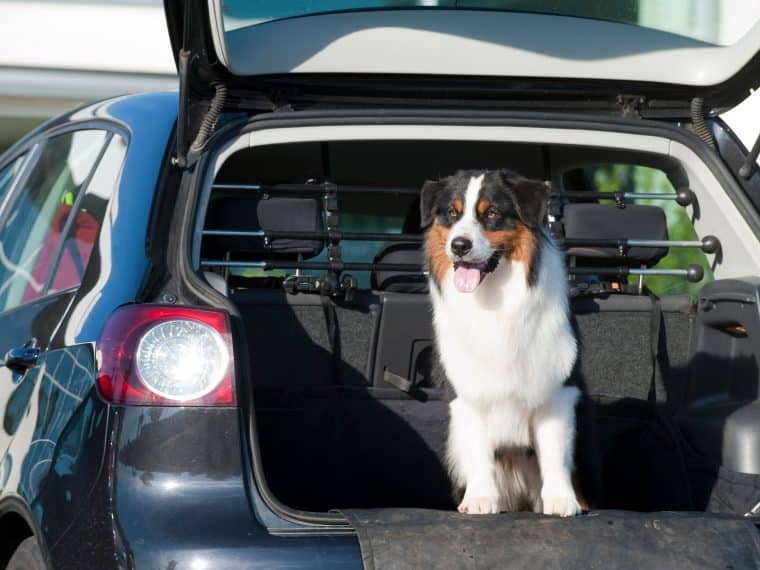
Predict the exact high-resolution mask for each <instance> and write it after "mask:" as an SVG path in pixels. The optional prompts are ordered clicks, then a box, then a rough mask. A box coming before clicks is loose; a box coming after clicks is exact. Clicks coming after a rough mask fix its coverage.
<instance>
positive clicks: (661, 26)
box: [222, 0, 760, 45]
mask: <svg viewBox="0 0 760 570" xmlns="http://www.w3.org/2000/svg"><path fill="white" fill-rule="evenodd" d="M442 8H443V9H447V10H500V11H514V12H540V13H544V14H556V15H560V16H576V17H580V18H589V19H596V20H609V21H612V22H620V23H624V24H633V25H636V26H641V27H643V28H653V29H657V30H663V31H666V32H671V33H675V34H679V35H682V36H687V37H690V38H695V39H699V40H703V41H706V42H710V43H714V44H719V45H730V44H732V43H734V42H736V41H737V40H739V39H740V38H741V37H742V36H743V35H744V34H745V33H747V32H748V31H749V29H750V28H751V27H752V26H753V25H754V24H755V23H756V22H757V21H758V18H759V17H760V10H758V8H757V6H756V3H755V2H745V3H744V5H742V16H743V17H741V18H738V17H736V16H735V13H736V12H737V7H736V3H735V2H729V1H728V0H667V1H659V2H658V1H656V0H606V1H602V0H288V1H287V2H284V1H283V0H257V1H252V0H223V1H222V20H223V26H224V31H225V32H232V31H234V30H236V29H239V28H244V27H247V26H251V25H256V24H262V23H265V22H270V21H273V20H282V19H284V18H293V17H297V16H308V15H312V14H321V13H330V12H346V11H354V10H394V9H395V10H398V9H414V10H435V9H442ZM722 20H724V21H722Z"/></svg>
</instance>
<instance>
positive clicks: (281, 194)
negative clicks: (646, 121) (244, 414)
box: [201, 141, 760, 514]
mask: <svg viewBox="0 0 760 570" xmlns="http://www.w3.org/2000/svg"><path fill="white" fill-rule="evenodd" d="M590 164H629V165H642V166H646V167H649V168H653V169H657V170H658V171H660V172H662V173H664V175H665V176H666V177H667V179H668V180H669V181H670V183H671V185H672V186H673V187H674V188H676V189H679V188H686V187H688V180H686V176H685V175H684V173H683V170H682V169H681V168H680V166H679V164H678V163H677V162H676V161H674V160H673V159H671V158H669V157H665V156H660V155H655V154H647V153H642V152H626V151H620V150H605V149H594V148H582V147H569V146H566V147H563V146H559V145H555V146H552V145H541V144H533V143H531V144H519V143H501V142H499V143H496V142H460V141H361V142H356V141H344V142H322V143H320V142H314V143H311V142H310V143H291V144H280V145H271V146H264V147H256V148H250V149H245V150H242V151H238V152H236V153H235V154H233V155H231V156H230V157H229V158H228V159H227V161H226V162H225V163H224V165H223V166H222V168H221V170H220V171H219V174H218V175H217V177H216V180H215V182H214V184H215V189H214V190H213V192H212V194H211V197H210V200H209V203H208V205H207V211H206V215H205V226H204V232H205V235H204V236H203V238H202V245H201V259H202V260H203V261H202V262H201V263H202V265H203V271H204V275H205V276H206V279H207V280H208V282H209V283H210V284H211V285H212V286H214V287H215V288H216V289H218V290H219V291H222V292H223V293H224V294H225V295H228V296H229V297H230V299H231V300H232V301H233V302H234V303H235V304H236V305H237V307H238V308H239V310H240V312H241V314H242V316H243V319H244V322H245V324H246V329H247V330H246V332H247V338H248V343H249V346H248V349H249V352H250V362H251V378H250V382H251V383H252V386H253V390H254V405H255V417H256V428H257V433H258V439H259V444H260V451H261V457H262V463H263V468H264V472H265V474H266V479H267V483H268V485H269V487H270V489H271V490H272V492H273V494H274V495H275V496H276V497H277V498H278V499H279V500H280V501H281V502H282V503H284V504H285V505H288V506H289V507H292V508H296V509H301V510H308V511H329V510H331V509H340V508H370V507H372V508H379V507H420V508H435V509H451V508H454V506H455V504H454V499H453V495H452V492H451V488H450V483H449V480H448V477H447V474H446V469H445V462H444V453H445V440H446V433H447V422H448V411H447V409H448V403H447V402H448V398H449V397H450V394H449V393H448V391H447V390H446V388H445V386H444V383H443V382H442V372H441V370H440V367H439V365H438V364H437V360H436V358H435V357H434V355H433V333H432V323H431V307H430V303H429V301H428V297H427V281H426V278H425V276H424V275H423V274H422V273H421V271H420V269H419V268H418V269H417V270H416V271H414V270H410V268H414V267H418V266H420V265H421V264H422V263H423V258H422V253H421V250H420V239H419V238H420V233H421V230H420V228H419V212H418V208H419V206H418V197H417V193H416V191H415V189H418V188H420V187H421V186H422V184H423V182H424V181H425V180H426V179H432V178H437V177H440V176H444V175H447V174H450V173H452V172H454V171H456V170H458V169H468V168H473V167H477V168H503V167H505V166H507V167H510V168H512V169H514V170H516V171H518V172H520V173H521V174H523V175H525V176H528V177H535V178H541V179H551V180H552V181H553V183H554V188H555V190H556V189H560V190H561V191H572V190H575V191H589V192H590V188H592V186H593V184H592V182H593V181H591V180H589V179H588V175H587V172H586V171H584V166H586V165H590ZM324 183H329V184H324ZM236 184H238V185H239V184H249V185H250V184H258V185H261V186H262V187H261V188H260V189H259V190H258V191H256V190H251V189H250V188H242V187H235V185H236ZM283 185H298V186H290V187H286V186H283ZM309 185H310V186H313V188H308V187H307V186H309ZM373 189H375V190H376V189H385V190H386V191H385V192H382V191H373ZM555 198H556V199H553V201H552V203H551V205H550V222H551V228H550V229H551V232H552V233H553V234H555V236H557V237H559V238H560V239H565V240H568V243H571V240H572V238H578V239H580V240H581V242H580V243H581V245H579V246H568V247H567V251H566V253H567V260H568V266H569V272H570V273H571V293H572V296H571V307H572V313H573V322H574V326H575V328H576V331H577V334H578V339H579V344H580V352H579V357H578V361H577V364H576V367H575V371H574V373H573V374H574V377H575V379H576V380H577V381H579V382H581V383H583V384H584V385H585V387H586V389H587V392H588V394H589V395H590V401H589V404H590V405H589V406H588V409H587V410H585V411H584V418H586V419H585V420H584V422H585V423H584V424H583V427H582V429H583V431H584V435H585V436H586V437H587V438H588V441H587V440H586V439H585V438H584V439H583V440H579V446H581V445H582V446H588V447H589V448H590V447H592V446H596V447H597V448H598V452H599V453H598V456H599V458H600V465H599V466H598V467H599V468H600V472H601V484H602V486H603V499H602V500H601V502H600V503H599V504H598V505H597V506H598V507H603V508H615V509H626V510H635V511H654V510H697V511H700V510H704V511H712V512H725V513H734V514H744V513H746V512H748V511H749V510H751V509H752V508H753V507H754V506H755V505H754V504H755V503H756V502H757V500H758V489H759V488H760V467H758V466H757V464H758V463H760V458H756V457H755V456H752V457H748V456H747V453H750V455H751V454H752V453H755V452H754V451H747V449H748V447H747V445H748V442H749V445H750V447H751V446H752V445H754V446H755V447H756V448H759V449H760V433H758V430H757V429H756V428H754V431H753V428H751V427H750V428H747V426H748V425H751V424H752V421H754V422H755V423H754V425H757V418H760V407H758V402H757V399H758V371H757V360H756V358H755V351H756V350H757V348H755V347H756V346H757V345H758V343H757V339H756V337H754V338H753V333H754V332H755V331H757V332H758V333H760V322H757V321H759V319H758V317H757V308H756V307H755V308H754V309H753V310H751V311H745V312H743V313H741V314H738V313H737V311H736V310H735V309H736V307H735V306H734V305H735V304H734V305H731V304H730V303H723V305H721V301H720V299H727V298H729V297H730V295H721V294H720V293H721V291H724V289H725V284H721V281H720V280H719V281H715V282H712V283H709V284H706V285H705V286H704V287H703V289H702V291H701V292H700V293H699V295H698V298H701V299H704V298H709V297H710V295H713V302H712V308H711V309H712V310H714V311H717V312H718V313H720V312H721V311H724V312H725V313H726V315H730V317H725V318H723V319H717V320H715V319H713V320H710V318H708V317H707V316H706V313H705V307H706V305H705V303H704V301H702V302H697V299H695V298H694V296H693V295H690V294H688V292H687V293H676V294H666V295H661V296H660V297H659V298H656V297H655V296H653V295H651V292H650V291H648V290H647V287H646V286H645V282H643V281H640V280H636V279H635V278H630V279H629V278H628V276H625V275H622V274H618V273H615V272H616V271H619V270H618V269H617V268H619V267H620V266H625V267H626V268H627V269H630V270H633V271H635V270H638V269H642V268H645V269H646V268H648V269H651V268H652V267H654V266H655V265H656V264H657V263H658V262H659V261H660V260H661V259H662V258H663V257H664V256H665V255H666V254H668V252H669V248H668V247H663V246H660V247H630V248H625V250H623V249H621V248H620V247H619V246H616V245H615V244H614V243H613V245H612V246H609V245H608V246H607V247H598V246H597V247H586V246H584V245H583V243H582V240H583V239H589V238H601V239H608V240H613V242H614V240H619V239H620V238H630V239H644V240H646V239H657V240H667V239H668V227H667V224H666V221H665V216H664V215H663V213H662V209H661V208H662V206H663V205H664V204H665V203H666V202H668V201H667V200H662V201H657V200H653V201H649V202H647V203H646V204H644V205H641V204H638V205H633V204H631V203H626V202H625V201H623V200H622V199H618V201H617V203H615V201H614V200H602V199H597V198H591V199H585V200H583V199H581V200H578V201H575V200H572V199H567V198H563V197H561V196H560V197H555ZM671 202H672V201H670V202H668V203H671ZM607 222H610V223H607ZM219 230H233V231H247V232H257V231H261V230H266V231H271V232H274V233H272V234H270V235H268V236H267V237H255V236H254V235H248V236H240V235H219V233H216V234H215V233H214V231H217V232H218V231H219ZM326 231H331V232H333V234H332V237H328V238H327V239H326V238H325V236H327V235H328V234H325V233H324V232H326ZM338 231H343V232H374V233H382V234H384V235H386V236H388V237H387V239H386V240H383V239H381V238H382V236H377V235H372V236H367V237H365V238H364V239H361V240H356V241H355V242H352V241H350V240H348V239H345V237H344V239H341V240H338V239H336V235H337V233H336V232H338ZM277 232H281V233H280V234H277ZM288 232H290V233H291V235H290V236H288ZM298 232H302V233H300V234H299V233H298ZM589 232H590V233H589ZM394 234H403V235H405V236H411V237H412V238H416V239H410V240H409V241H399V240H398V239H394V238H393V235H394ZM370 237H372V238H374V239H369V238H370ZM718 237H720V236H718ZM331 248H339V249H337V250H336V249H331ZM328 250H329V253H330V256H331V257H333V258H335V257H336V256H337V258H338V259H339V260H341V261H342V262H343V263H344V264H345V265H346V267H345V268H344V270H343V271H334V272H333V273H330V272H329V271H326V270H325V269H324V268H323V266H320V268H319V269H312V268H310V267H309V263H312V264H313V263H315V262H316V263H326V262H327V259H328ZM705 259H706V258H705ZM263 260H267V261H268V265H267V266H266V267H262V266H260V265H259V266H257V265H256V263H260V262H262V261H263ZM215 262H223V263H215ZM251 262H252V263H251ZM236 263H238V264H239V265H235V264H236ZM246 263H248V266H246ZM351 263H356V264H360V265H358V266H357V267H363V269H361V270H359V269H350V268H349V267H350V264H351ZM362 263H363V264H373V265H370V266H361V264H362ZM296 266H298V267H296ZM389 268H390V269H389ZM399 268H401V270H399ZM583 268H586V269H585V271H586V272H585V273H583V271H584V269H583ZM367 269H370V270H367ZM683 269H685V268H683ZM669 279H671V280H673V281H674V282H678V281H679V280H680V282H683V283H685V282H686V278H685V276H683V275H680V276H673V277H669ZM325 287H327V288H328V289H327V290H325ZM334 291H339V293H337V294H334V295H333V294H330V293H331V292H334ZM684 291H686V289H684ZM716 323H718V324H716ZM711 402H712V403H711ZM737 418H738V419H737ZM742 418H744V419H742ZM747 418H749V419H747ZM753 418H754V420H753ZM737 422H738V424H737ZM742 422H743V423H742ZM732 426H733V427H732ZM737 426H738V427H737ZM732 430H733V431H732ZM734 432H735V433H739V434H740V435H737V436H736V437H735V438H734V439H732V436H730V433H734ZM756 459H757V460H756ZM592 466H593V465H592ZM753 470H754V471H753Z"/></svg>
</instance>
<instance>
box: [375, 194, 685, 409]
mask: <svg viewBox="0 0 760 570" xmlns="http://www.w3.org/2000/svg"><path fill="white" fill-rule="evenodd" d="M564 222H565V237H567V238H610V239H619V238H625V237H627V238H639V239H647V238H648V239H663V240H664V239H667V238H668V234H667V224H666V220H665V216H664V214H663V212H662V210H661V209H660V208H658V207H655V206H627V207H626V208H619V207H617V206H611V205H610V206H608V205H600V204H570V205H567V206H566V207H565V214H564ZM666 254H667V248H643V247H634V248H631V249H630V250H629V251H628V252H627V256H626V257H625V258H621V256H620V255H619V252H618V251H617V249H616V248H601V247H593V248H592V247H583V248H581V247H577V248H571V249H569V250H568V256H569V261H570V262H571V263H574V262H578V263H579V264H580V265H594V266H599V267H606V266H620V265H628V266H631V267H651V266H653V265H655V264H656V263H657V262H658V261H659V260H660V259H661V258H662V257H664V256H665V255H666ZM422 260H423V256H422V251H421V248H420V245H419V244H415V243H389V244H387V245H386V246H385V247H383V248H382V249H381V250H380V252H379V253H378V255H377V257H376V258H375V262H376V263H418V262H421V261H422ZM570 271H572V270H570ZM373 284H374V285H375V287H376V288H377V289H378V296H379V298H380V304H381V313H380V321H379V328H378V335H377V344H376V352H375V362H374V367H373V372H372V376H371V378H372V384H373V385H374V386H388V385H389V381H390V383H391V384H392V385H395V386H397V387H398V382H393V377H395V376H399V377H401V378H402V379H407V380H409V381H410V382H411V383H412V385H414V386H430V385H434V384H438V383H440V380H441V378H440V376H441V372H440V370H436V369H435V364H436V360H437V359H435V358H433V355H432V351H433V344H434V342H433V338H434V335H433V330H432V307H431V305H430V302H429V299H428V297H427V295H424V294H421V293H426V292H427V285H426V278H425V277H424V276H419V275H416V276H415V275H411V276H410V275H409V274H404V273H399V272H392V271H380V270H378V271H377V272H376V273H375V274H374V275H373ZM661 307H662V313H663V320H662V330H661V337H660V347H659V348H660V350H659V353H660V355H659V358H660V368H661V370H658V372H657V374H658V378H657V380H658V382H657V385H656V388H657V397H658V400H660V401H668V402H671V403H678V402H681V401H682V398H683V396H684V394H683V390H684V389H685V385H686V379H687V371H686V367H687V364H688V359H689V339H690V337H691V327H692V321H693V308H694V307H693V303H692V300H691V298H690V297H689V296H688V295H675V296H667V297H665V298H663V299H662V300H661ZM571 308H572V312H573V316H574V319H575V322H576V330H577V334H578V340H579V344H580V346H581V351H580V355H579V358H578V364H577V366H576V369H575V372H574V374H575V376H576V378H577V379H582V381H583V382H584V383H585V385H586V388H587V390H588V391H589V393H590V394H592V395H593V396H597V397H598V399H599V400H605V401H609V400H615V399H622V398H629V399H634V400H640V401H646V399H647V396H648V391H649V384H650V375H651V351H650V325H651V314H652V300H651V299H650V298H649V297H648V296H641V295H626V294H605V295H602V296H581V297H575V298H573V299H572V300H571ZM389 373H390V375H391V378H389ZM662 376H664V377H665V378H664V379H663V378H662ZM663 380H665V382H663Z"/></svg>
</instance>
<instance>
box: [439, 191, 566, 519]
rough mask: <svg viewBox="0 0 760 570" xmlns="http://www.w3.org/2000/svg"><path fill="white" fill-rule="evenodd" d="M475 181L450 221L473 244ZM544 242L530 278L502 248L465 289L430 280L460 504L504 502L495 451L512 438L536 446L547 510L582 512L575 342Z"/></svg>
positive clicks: (562, 286) (466, 507)
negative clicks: (576, 483)
mask: <svg viewBox="0 0 760 570" xmlns="http://www.w3.org/2000/svg"><path fill="white" fill-rule="evenodd" d="M481 182H482V177H480V178H479V179H476V178H473V179H471V181H470V184H469V185H468V190H467V195H466V199H465V204H464V207H465V212H464V214H463V216H462V218H461V219H460V220H459V221H458V222H457V224H455V225H454V227H453V228H452V231H451V234H452V235H462V232H463V231H465V230H466V231H467V232H470V233H468V234H467V235H468V237H469V238H470V239H472V240H473V243H474V244H477V240H478V236H480V238H482V239H483V240H485V241H486V242H487V239H486V238H485V236H483V235H482V232H481V231H480V229H479V228H476V227H475V226H476V223H475V218H474V209H475V203H476V202H477V195H478V190H479V188H480V184H481ZM476 186H477V188H475V187H476ZM455 231H456V232H458V233H455ZM544 244H545V245H543V246H542V251H541V255H540V262H539V267H538V278H537V280H536V282H535V284H534V285H533V286H529V285H528V279H527V274H526V271H527V268H526V267H525V265H524V264H523V263H521V262H517V261H514V260H506V259H503V258H502V259H501V261H500V262H499V265H498V266H497V268H496V269H495V270H494V272H493V273H491V274H490V275H487V276H486V277H485V279H484V281H483V282H482V283H481V284H480V286H479V287H478V288H477V289H476V290H475V291H473V292H471V293H461V292H459V291H457V289H456V288H455V287H454V282H453V274H454V272H453V270H450V271H449V272H448V273H447V274H446V275H445V276H444V278H443V279H442V280H441V283H440V290H439V289H437V288H436V287H435V286H434V285H432V284H431V287H430V290H431V297H432V301H433V310H434V319H433V322H434V327H435V332H436V338H437V342H438V349H439V353H440V357H441V360H442V363H443V366H444V369H445V371H446V375H447V377H448V379H449V381H450V382H451V384H452V385H453V387H454V389H455V391H456V394H457V398H456V399H455V400H454V401H453V402H451V405H450V411H451V427H450V432H449V447H448V455H449V464H450V468H451V471H452V475H453V478H454V480H455V483H458V484H460V485H462V486H464V487H465V494H464V499H463V501H462V504H461V505H460V510H461V511H463V512H470V513H490V512H498V511H499V510H502V509H504V508H505V506H508V505H507V503H508V501H507V497H505V496H504V493H502V492H500V491H499V488H500V485H499V481H498V476H497V473H496V469H497V467H498V465H497V463H496V461H495V459H494V453H495V451H496V450H497V449H499V448H502V447H511V446H518V447H527V446H534V447H535V448H536V451H537V453H538V456H539V465H540V468H541V477H542V481H543V486H542V491H541V498H542V501H543V510H544V512H545V513H547V514H557V515H562V516H567V515H572V514H577V513H578V512H580V507H579V506H578V502H577V500H576V497H575V493H574V491H573V488H572V485H571V483H570V477H571V472H572V468H573V465H572V455H573V454H572V451H573V445H574V438H575V404H576V401H577V399H578V395H579V391H578V389H577V388H574V387H563V383H564V381H565V380H566V379H567V378H568V376H569V375H570V372H571V370H572V367H573V364H574V362H575V358H576V352H577V348H576V342H575V337H574V335H573V333H572V330H571V327H570V322H569V319H568V300H567V278H566V272H565V268H564V260H563V258H562V255H561V253H560V251H559V250H558V249H557V248H556V247H555V246H554V245H553V243H552V242H551V238H550V237H549V236H544ZM489 247H490V244H489ZM474 249H475V247H473V250H474ZM447 250H448V251H449V253H450V250H449V249H448V244H447ZM474 253H475V252H474V251H473V254H474ZM479 253H480V252H479ZM489 255H490V254H489ZM486 257H487V255H486ZM476 259H477V258H476ZM531 432H532V433H533V434H535V441H531Z"/></svg>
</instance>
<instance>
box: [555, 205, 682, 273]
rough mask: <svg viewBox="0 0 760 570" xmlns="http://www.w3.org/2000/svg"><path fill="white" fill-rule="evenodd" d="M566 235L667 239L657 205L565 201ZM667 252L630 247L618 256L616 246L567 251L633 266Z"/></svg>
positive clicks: (651, 262)
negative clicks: (617, 204)
mask: <svg viewBox="0 0 760 570" xmlns="http://www.w3.org/2000/svg"><path fill="white" fill-rule="evenodd" d="M562 219H563V224H564V228H565V238H566V239H571V238H584V239H591V238H593V239H600V238H601V239H623V238H628V239H651V240H666V239H668V224H667V220H666V219H665V213H664V212H663V211H662V209H661V208H658V207H657V206H637V205H627V206H625V207H624V208H620V207H618V206H614V205H606V204H568V205H566V206H565V207H564V209H563V216H562ZM667 253H668V248H666V247H632V248H630V249H629V250H628V252H627V255H626V258H621V256H620V252H619V251H618V248H616V247H571V248H568V250H567V254H568V255H570V256H574V257H576V258H583V259H588V260H593V261H594V264H596V265H604V264H607V263H609V264H610V265H620V264H621V262H624V263H625V264H626V265H629V266H632V267H638V266H642V265H643V266H647V267H650V266H652V265H655V264H656V263H657V262H658V261H660V259H662V258H663V257H665V256H666V255H667Z"/></svg>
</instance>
